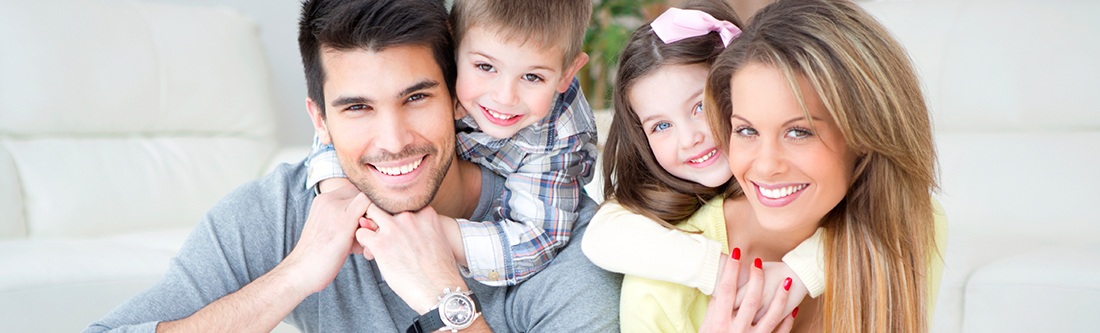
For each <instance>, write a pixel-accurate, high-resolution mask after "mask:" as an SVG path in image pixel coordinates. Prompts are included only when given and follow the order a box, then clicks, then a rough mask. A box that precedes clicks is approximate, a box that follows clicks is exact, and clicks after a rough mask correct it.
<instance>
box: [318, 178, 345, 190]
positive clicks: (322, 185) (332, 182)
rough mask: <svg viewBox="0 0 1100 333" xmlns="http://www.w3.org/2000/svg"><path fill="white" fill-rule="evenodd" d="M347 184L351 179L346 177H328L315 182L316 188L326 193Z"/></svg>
mask: <svg viewBox="0 0 1100 333" xmlns="http://www.w3.org/2000/svg"><path fill="white" fill-rule="evenodd" d="M347 185H351V181H349V180H348V179H347V178H329V179H325V180H322V181H321V182H319V183H317V189H319V190H321V193H328V192H332V191H335V190H336V189H338V188H341V187H344V186H347Z"/></svg>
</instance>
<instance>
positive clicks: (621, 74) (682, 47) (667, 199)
mask: <svg viewBox="0 0 1100 333" xmlns="http://www.w3.org/2000/svg"><path fill="white" fill-rule="evenodd" d="M683 9H695V10H700V11H703V12H706V13H708V14H710V15H711V16H714V17H715V18H716V19H719V20H725V21H729V22H731V23H733V24H734V25H737V26H738V27H741V26H742V24H741V22H740V21H739V20H738V19H737V15H736V14H735V13H734V11H733V7H731V6H730V5H729V4H728V3H726V2H725V1H721V0H710V1H691V2H688V3H686V4H685V5H684V6H683ZM722 50H724V47H723V44H722V39H721V38H720V37H719V36H718V33H716V32H711V33H708V34H706V35H702V36H698V37H692V38H688V39H684V40H680V41H677V42H674V43H671V44H665V43H664V42H663V41H661V39H660V38H658V37H657V35H656V34H654V33H653V29H652V28H651V27H650V26H649V25H648V24H647V25H644V26H642V27H640V28H638V29H637V30H635V31H634V34H633V35H631V36H630V41H629V42H627V45H626V47H624V48H623V51H622V53H621V54H620V55H619V69H618V75H617V77H616V81H615V92H614V94H613V96H612V105H613V107H614V109H613V112H614V117H613V118H612V121H611V127H610V130H609V131H608V135H607V143H606V146H605V147H604V149H603V156H604V160H603V179H604V191H603V193H604V199H605V200H616V201H618V202H619V204H621V205H622V206H623V207H626V208H627V209H629V210H631V211H633V212H635V213H638V214H642V215H644V216H646V217H649V218H651V219H654V220H655V221H658V222H659V223H661V224H662V225H664V226H666V227H669V228H674V227H673V224H676V223H679V222H681V221H683V220H685V219H687V218H688V217H689V216H691V214H693V213H695V211H696V210H698V209H699V208H700V207H702V205H703V204H704V203H705V202H706V200H709V199H710V198H712V197H714V196H715V195H718V194H720V193H722V192H723V191H736V190H737V185H736V182H728V183H727V184H726V185H723V186H720V187H717V188H711V187H706V186H703V185H700V184H698V183H695V182H691V181H687V180H683V179H680V178H677V177H676V176H673V175H672V174H669V173H668V172H667V171H665V170H664V169H663V168H661V165H660V164H658V163H657V159H656V158H655V157H654V156H653V151H652V149H651V148H650V147H649V141H648V140H647V138H646V135H645V130H644V129H643V128H642V124H641V121H640V120H639V119H638V115H637V113H635V112H634V109H633V108H631V106H630V99H629V92H630V89H631V88H632V87H633V85H634V83H635V82H637V81H638V80H639V79H642V78H644V77H646V76H647V75H650V74H652V73H653V72H655V71H657V69H658V68H660V67H661V66H665V65H692V64H703V65H706V66H708V67H709V66H710V65H711V64H712V63H713V62H714V59H715V58H717V57H718V54H720V53H721V52H722ZM719 141H720V140H719ZM730 187H732V188H733V189H730Z"/></svg>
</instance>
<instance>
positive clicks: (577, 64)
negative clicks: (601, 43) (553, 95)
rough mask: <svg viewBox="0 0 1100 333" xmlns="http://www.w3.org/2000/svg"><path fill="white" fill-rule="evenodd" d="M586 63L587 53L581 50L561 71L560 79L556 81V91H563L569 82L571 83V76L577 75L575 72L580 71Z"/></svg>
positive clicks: (567, 87) (566, 88)
mask: <svg viewBox="0 0 1100 333" xmlns="http://www.w3.org/2000/svg"><path fill="white" fill-rule="evenodd" d="M587 63H588V53H584V52H581V54H578V55H577V57H576V58H573V63H572V64H570V65H569V67H566V68H565V71H564V72H562V75H561V80H560V81H558V93H565V91H566V90H568V89H569V84H570V83H573V78H574V77H576V76H577V72H580V71H581V67H584V64H587Z"/></svg>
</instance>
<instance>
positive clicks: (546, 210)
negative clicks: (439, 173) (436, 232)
mask: <svg viewBox="0 0 1100 333" xmlns="http://www.w3.org/2000/svg"><path fill="white" fill-rule="evenodd" d="M560 98H561V99H562V101H560V102H559V105H564V106H556V107H555V108H556V109H560V110H559V111H558V112H557V113H553V114H552V115H551V118H553V119H551V121H547V122H546V124H544V125H546V126H544V127H541V128H540V127H539V126H536V125H532V126H534V127H532V128H529V129H530V130H528V129H524V130H521V131H520V132H519V133H517V136H519V135H527V137H523V138H517V137H513V138H510V139H507V140H506V142H505V143H503V144H494V142H476V140H463V138H462V137H461V136H460V138H459V141H460V142H459V147H460V149H459V150H460V152H459V155H460V156H462V157H463V158H466V159H468V160H471V161H473V162H475V163H478V164H481V165H482V166H485V167H487V168H489V169H491V170H493V171H495V172H497V173H498V174H501V175H502V176H504V177H505V190H504V192H503V193H501V197H500V198H501V206H500V207H499V208H497V211H496V214H495V216H497V217H498V220H497V221H468V220H459V227H460V229H461V230H462V238H463V243H464V247H465V250H466V259H467V270H466V271H465V272H464V273H466V274H467V275H468V276H471V277H473V278H474V279H475V280H478V281H479V282H481V283H483V284H487V285H492V286H504V285H515V284H518V283H520V282H523V281H524V280H526V279H528V278H530V277H531V276H533V275H534V274H535V273H538V272H539V271H541V270H542V269H543V268H545V267H546V265H547V264H548V263H549V262H550V260H551V259H553V258H554V256H555V255H557V252H558V251H559V250H560V249H561V248H562V247H563V246H565V244H567V243H568V242H569V238H570V235H571V232H572V229H573V224H574V223H575V222H576V219H577V216H578V213H577V209H578V206H579V205H580V200H581V196H582V195H585V194H584V193H583V189H582V188H583V186H584V185H585V184H587V183H588V182H589V181H591V179H592V174H593V167H594V164H595V160H596V139H597V137H596V130H595V120H594V116H593V115H592V110H591V109H590V108H589V107H588V103H587V101H585V100H584V97H583V94H581V93H580V91H579V85H578V84H577V82H576V81H574V84H573V85H571V86H570V90H569V91H567V92H566V93H565V94H562V97H560ZM498 141H499V140H498ZM538 143H542V144H538ZM486 146H490V147H486ZM498 146H499V147H498Z"/></svg>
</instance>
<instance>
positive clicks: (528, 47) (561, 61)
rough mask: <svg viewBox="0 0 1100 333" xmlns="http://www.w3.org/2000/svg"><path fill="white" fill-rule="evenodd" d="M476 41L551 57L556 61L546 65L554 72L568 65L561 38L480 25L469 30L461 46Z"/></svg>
mask: <svg viewBox="0 0 1100 333" xmlns="http://www.w3.org/2000/svg"><path fill="white" fill-rule="evenodd" d="M487 39H488V40H487ZM476 41H482V42H484V41H490V42H493V43H498V44H501V45H503V46H506V47H509V48H516V49H520V50H525V51H529V52H532V53H537V54H540V55H550V56H552V57H550V58H549V59H554V60H553V61H552V62H551V63H547V64H544V65H552V66H550V67H551V69H553V70H561V69H562V68H565V65H566V63H565V48H564V47H561V45H559V44H561V43H563V41H562V40H561V38H555V37H553V36H539V35H538V34H525V33H523V32H522V31H520V30H519V29H509V28H507V27H501V26H494V25H489V24H479V25H474V26H471V27H469V28H468V29H467V33H466V34H465V35H463V36H462V40H461V41H459V45H468V44H467V43H470V42H476ZM504 60H511V59H504Z"/></svg>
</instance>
